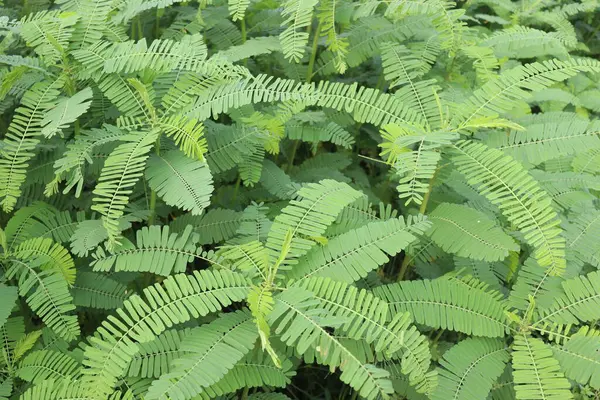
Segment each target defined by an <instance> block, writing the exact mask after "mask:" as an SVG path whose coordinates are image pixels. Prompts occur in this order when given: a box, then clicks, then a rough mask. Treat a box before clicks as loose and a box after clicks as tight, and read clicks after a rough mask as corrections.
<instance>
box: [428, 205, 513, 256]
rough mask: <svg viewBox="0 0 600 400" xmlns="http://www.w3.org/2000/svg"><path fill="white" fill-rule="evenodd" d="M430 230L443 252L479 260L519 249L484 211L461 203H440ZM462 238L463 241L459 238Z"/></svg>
mask: <svg viewBox="0 0 600 400" xmlns="http://www.w3.org/2000/svg"><path fill="white" fill-rule="evenodd" d="M430 220H431V223H432V228H431V230H429V231H428V232H427V233H428V235H429V236H430V237H431V238H432V239H433V241H434V242H435V243H436V244H437V245H438V246H440V247H441V248H442V249H444V251H447V252H450V253H454V254H456V255H459V256H461V257H468V258H473V259H476V260H485V261H498V260H502V259H503V258H505V257H506V256H507V255H508V252H510V251H518V250H519V246H518V245H517V244H516V243H515V242H514V240H513V239H512V238H511V237H510V236H508V235H507V234H506V233H504V231H503V230H502V229H501V228H500V227H498V226H497V223H496V222H495V221H493V220H491V219H489V217H487V216H486V215H485V214H484V213H482V212H479V211H476V210H474V209H472V208H469V207H466V206H462V205H459V204H450V203H441V204H440V205H438V206H437V207H436V208H435V210H433V212H432V213H431V214H430ZM457 237H460V238H461V239H462V240H461V241H458V240H456V238H457Z"/></svg>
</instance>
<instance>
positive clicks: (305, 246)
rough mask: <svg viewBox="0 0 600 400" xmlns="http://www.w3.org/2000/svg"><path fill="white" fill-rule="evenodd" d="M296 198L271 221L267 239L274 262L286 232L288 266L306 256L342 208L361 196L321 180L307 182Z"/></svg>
mask: <svg viewBox="0 0 600 400" xmlns="http://www.w3.org/2000/svg"><path fill="white" fill-rule="evenodd" d="M297 196H298V199H297V200H292V201H290V205H289V206H287V207H286V208H284V209H283V210H282V212H281V214H279V215H278V216H277V217H276V218H275V221H273V225H272V226H271V230H270V231H269V235H268V237H267V245H266V246H267V248H268V249H269V251H270V252H271V258H272V259H277V257H278V255H279V252H280V251H281V249H282V247H283V244H284V240H285V237H286V235H287V232H288V231H291V235H292V241H291V245H290V251H289V253H288V257H287V258H288V263H295V261H294V260H295V259H297V258H298V257H300V256H302V255H304V254H306V252H307V251H308V250H309V249H310V248H311V247H312V246H313V245H314V243H315V241H316V239H317V238H319V237H320V236H322V235H323V234H324V233H325V230H326V229H327V227H328V226H329V225H331V224H332V223H333V222H334V221H335V219H336V218H337V216H338V214H339V213H340V211H342V209H343V208H344V206H345V205H347V204H350V203H351V202H352V201H354V200H356V199H357V198H359V197H360V196H361V193H360V192H358V191H356V190H354V189H352V188H351V187H350V186H348V185H347V184H345V183H340V182H336V181H333V180H323V181H321V182H319V183H309V184H307V185H306V186H304V187H302V189H300V190H299V191H298V192H297Z"/></svg>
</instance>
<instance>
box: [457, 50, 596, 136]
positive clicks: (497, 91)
mask: <svg viewBox="0 0 600 400" xmlns="http://www.w3.org/2000/svg"><path fill="white" fill-rule="evenodd" d="M598 70H600V64H599V63H598V62H597V61H595V60H592V59H589V58H584V59H571V60H569V61H564V62H563V61H559V60H548V61H545V62H543V63H533V64H527V65H523V66H521V67H517V68H513V69H509V70H507V71H506V72H504V73H502V74H501V75H500V76H499V78H498V79H494V80H492V81H489V82H488V83H486V84H485V85H483V86H482V87H481V88H479V89H477V90H476V91H475V92H474V93H473V94H472V95H471V96H470V97H469V99H468V100H466V101H465V102H464V103H462V104H460V105H459V106H458V107H457V111H458V112H457V117H456V118H455V121H454V122H453V125H454V126H457V127H458V128H460V129H468V128H469V126H470V125H472V124H477V123H478V122H480V121H485V120H490V119H493V118H495V117H497V116H498V115H499V114H502V113H504V112H506V111H508V110H510V109H511V108H512V107H513V106H514V104H515V103H514V102H515V101H517V100H522V99H524V98H527V97H528V96H530V94H531V91H535V90H540V89H543V88H546V87H548V86H550V85H552V84H553V83H555V82H560V81H562V80H565V79H567V78H569V77H571V76H573V75H576V74H577V73H578V72H580V71H590V72H591V71H598Z"/></svg>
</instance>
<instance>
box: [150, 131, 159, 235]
mask: <svg viewBox="0 0 600 400" xmlns="http://www.w3.org/2000/svg"><path fill="white" fill-rule="evenodd" d="M154 152H155V153H156V155H157V156H160V136H159V137H158V138H157V139H156V144H155V145H154ZM155 218H156V192H155V191H154V190H150V216H149V217H148V226H151V225H153V224H154V219H155Z"/></svg>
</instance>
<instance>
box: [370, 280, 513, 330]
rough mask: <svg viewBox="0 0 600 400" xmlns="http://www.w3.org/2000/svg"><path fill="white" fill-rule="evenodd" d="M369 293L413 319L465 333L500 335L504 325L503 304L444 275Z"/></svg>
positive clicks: (377, 288)
mask: <svg viewBox="0 0 600 400" xmlns="http://www.w3.org/2000/svg"><path fill="white" fill-rule="evenodd" d="M373 293H374V294H375V295H376V296H378V297H380V298H382V299H385V300H386V301H387V302H388V303H389V304H390V309H391V311H392V312H405V311H409V312H410V313H411V315H412V316H413V318H414V319H415V321H416V322H418V323H420V324H425V325H428V326H431V327H433V328H441V329H449V330H454V331H458V332H463V333H466V334H469V335H471V334H472V335H475V336H486V337H500V336H504V332H505V331H506V330H507V329H508V321H507V320H506V317H505V315H504V308H505V306H504V304H503V303H502V302H500V301H498V300H497V299H496V298H495V297H494V296H493V295H492V294H491V293H487V292H484V291H481V290H478V289H475V288H471V287H469V286H466V285H463V284H459V283H456V282H453V281H450V280H448V279H445V278H438V279H434V280H428V279H423V280H418V281H406V282H399V283H392V284H389V285H385V286H379V287H376V288H375V289H374V290H373Z"/></svg>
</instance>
